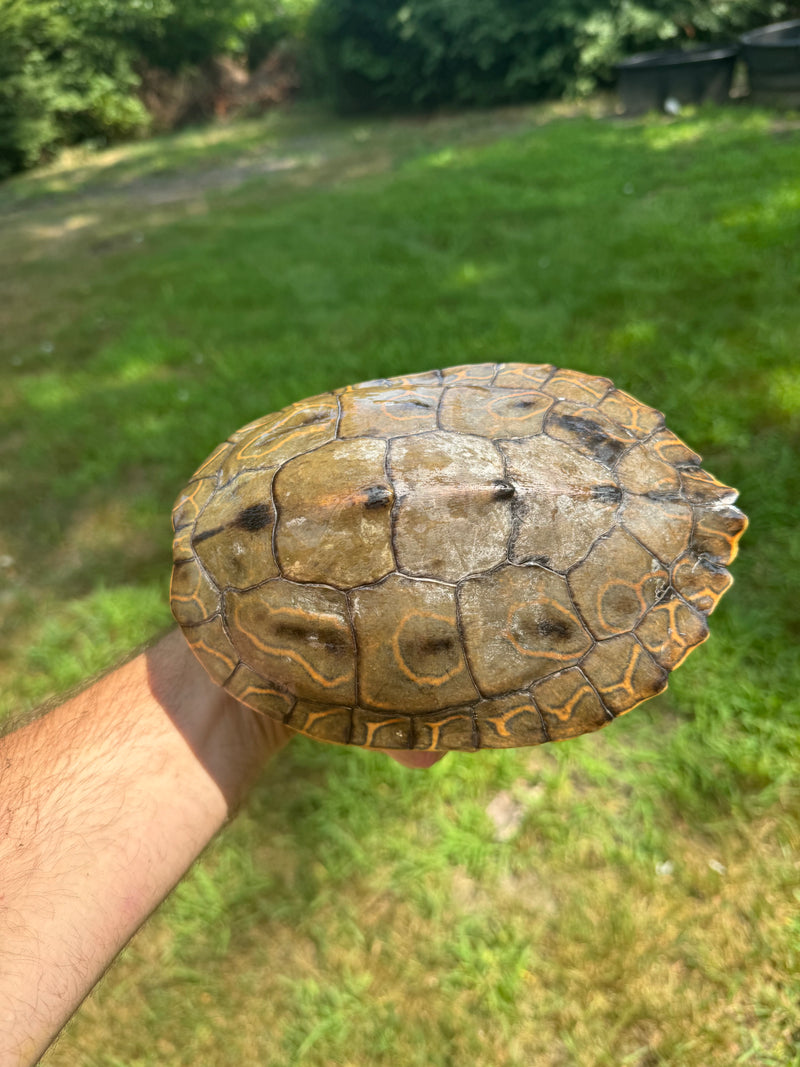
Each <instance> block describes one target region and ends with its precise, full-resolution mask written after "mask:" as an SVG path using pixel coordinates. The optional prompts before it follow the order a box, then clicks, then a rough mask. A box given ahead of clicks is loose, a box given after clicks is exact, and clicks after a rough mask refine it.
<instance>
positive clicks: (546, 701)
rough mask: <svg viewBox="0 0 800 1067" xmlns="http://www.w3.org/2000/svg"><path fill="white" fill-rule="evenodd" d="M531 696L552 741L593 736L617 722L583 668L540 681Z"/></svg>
mask: <svg viewBox="0 0 800 1067" xmlns="http://www.w3.org/2000/svg"><path fill="white" fill-rule="evenodd" d="M531 694H532V696H533V699H534V700H535V701H536V704H537V706H538V708H539V711H540V712H541V714H542V719H543V720H544V724H545V729H546V730H547V735H548V737H549V738H550V739H551V740H552V741H564V740H566V739H567V738H569V737H577V736H578V735H579V734H586V733H591V732H592V731H594V730H599V729H601V727H603V726H607V725H608V723H609V722H611V721H612V719H613V716H612V715H611V713H610V712H609V711H608V710H607V709H606V708H605V706H604V705H603V702H602V701H601V699H600V697H599V696H598V695H597V692H596V690H595V689H594V687H593V686H592V685H591V684H590V683H589V681H588V680H587V678H586V675H585V674H584V673H583V671H582V670H580V668H579V667H570V668H569V669H568V670H566V671H561V672H560V673H559V674H551V675H550V676H549V677H548V678H544V679H542V681H540V682H536V683H535V684H534V685H533V687H532V689H531Z"/></svg>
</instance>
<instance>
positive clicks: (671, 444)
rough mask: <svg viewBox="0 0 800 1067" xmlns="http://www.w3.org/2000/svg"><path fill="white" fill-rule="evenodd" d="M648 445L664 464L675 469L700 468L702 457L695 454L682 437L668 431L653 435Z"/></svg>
mask: <svg viewBox="0 0 800 1067" xmlns="http://www.w3.org/2000/svg"><path fill="white" fill-rule="evenodd" d="M648 444H649V445H650V447H651V448H652V450H653V452H655V454H656V455H657V456H658V458H659V459H660V460H661V461H662V463H669V464H671V465H672V466H673V467H684V466H685V467H699V466H700V463H701V460H702V456H699V455H698V454H697V452H693V451H692V450H691V448H689V446H688V445H687V444H685V443H684V442H683V441H681V439H680V437H678V436H677V435H676V434H674V433H673V432H672V430H668V429H666V427H665V428H664V429H663V430H659V431H658V433H656V434H653V436H652V437H651V438H650V440H649V442H648Z"/></svg>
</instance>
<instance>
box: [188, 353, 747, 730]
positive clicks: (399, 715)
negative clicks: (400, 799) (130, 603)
mask: <svg viewBox="0 0 800 1067" xmlns="http://www.w3.org/2000/svg"><path fill="white" fill-rule="evenodd" d="M735 497H736V493H735V490H733V489H731V488H730V487H728V486H726V485H724V484H723V483H721V482H719V481H718V480H717V479H715V478H714V477H713V476H712V475H710V474H709V473H708V472H706V471H704V470H703V469H702V468H701V467H700V456H699V455H698V454H697V453H695V452H693V451H692V450H691V449H690V448H688V446H686V445H685V444H684V443H683V441H681V440H680V438H678V437H677V436H676V435H675V434H673V433H672V432H671V431H670V430H668V429H666V427H665V426H664V423H663V416H662V415H661V414H660V412H658V411H656V410H655V409H654V408H650V407H647V406H646V405H644V404H642V403H640V402H639V401H638V400H636V399H635V398H633V397H631V396H630V395H629V394H627V393H624V392H622V391H621V390H619V389H616V388H615V387H614V386H613V385H612V383H611V382H610V381H609V379H607V378H605V377H603V376H601V375H587V374H583V373H581V372H578V371H570V370H563V369H558V368H556V367H555V366H553V365H552V364H550V363H539V364H524V363H501V364H494V363H484V364H477V365H462V366H457V367H451V368H446V369H444V370H434V371H430V372H425V373H423V374H411V375H406V376H405V377H402V378H393V379H378V380H374V381H371V382H364V383H361V384H360V385H353V386H348V387H347V388H344V389H338V390H335V391H334V392H330V393H324V394H322V395H320V396H316V397H311V398H310V399H308V400H304V401H300V402H298V403H297V404H292V405H290V406H289V407H288V408H285V409H284V410H283V411H280V412H277V413H275V414H272V415H267V416H264V417H263V418H260V419H256V420H254V421H252V422H250V423H248V424H247V426H244V427H242V429H241V430H238V431H237V432H236V433H234V434H232V435H231V436H230V437H229V438H228V440H227V441H226V442H224V443H223V444H222V445H220V446H219V447H218V448H217V449H216V450H215V451H214V452H213V453H212V455H211V456H210V457H209V459H208V460H206V461H205V463H203V464H202V466H201V467H200V468H199V470H198V471H197V472H196V473H195V475H194V476H193V477H192V479H190V481H189V483H188V485H187V487H186V488H185V489H184V491H183V492H182V493H181V494H180V496H179V497H178V499H177V501H176V503H175V507H174V510H173V528H174V531H175V537H174V545H173V558H174V569H173V578H172V585H171V602H172V609H173V613H174V615H175V617H176V619H177V620H178V622H179V623H180V625H181V626H182V627H183V630H184V633H185V635H186V638H187V640H188V642H189V644H190V646H191V647H192V649H193V651H194V653H195V654H196V656H197V657H198V659H199V660H200V662H201V663H202V664H203V665H204V666H205V667H206V669H207V670H208V672H209V674H210V675H211V677H212V678H213V679H214V680H215V681H216V682H217V683H218V684H220V685H224V686H225V687H226V688H227V689H228V691H229V692H230V693H231V694H232V696H234V697H235V698H236V699H238V700H240V701H242V702H244V703H246V704H247V705H248V706H250V707H252V708H253V709H255V710H256V711H258V712H260V713H261V714H264V715H266V716H268V717H270V718H272V719H275V720H276V721H280V722H284V723H286V724H287V725H289V726H290V727H292V728H293V729H295V730H299V731H301V732H303V733H307V734H309V735H310V736H313V737H316V738H318V739H320V740H324V741H329V742H334V743H339V744H355V745H361V746H364V747H367V748H385V749H412V748H416V749H455V750H461V751H474V750H475V749H480V748H483V747H485V748H505V747H512V746H519V745H534V744H542V743H544V742H546V741H550V740H562V739H565V738H570V737H575V736H577V735H578V734H581V733H586V732H590V731H593V730H597V729H599V728H600V727H602V726H604V725H606V723H608V722H610V721H612V720H613V719H614V718H615V717H616V716H618V715H621V714H624V713H625V712H627V711H628V710H629V709H630V708H632V707H634V706H636V704H638V703H640V702H641V701H643V700H647V699H649V698H650V697H652V696H654V695H655V694H657V693H658V692H660V691H661V690H662V689H663V688H664V687H665V686H666V682H667V677H668V673H669V671H671V670H672V669H674V668H675V667H677V666H678V665H679V664H680V663H681V662H682V661H683V659H685V657H686V656H687V655H688V653H689V652H690V651H691V650H692V649H693V648H695V647H696V646H697V645H699V644H701V643H702V642H703V641H704V640H705V639H706V637H707V636H708V626H707V623H706V617H707V615H708V614H710V613H711V612H712V611H713V610H714V608H715V606H716V604H717V603H718V601H719V598H720V597H721V596H722V594H723V593H724V592H725V590H726V589H727V588H728V586H729V585H730V582H731V579H730V575H729V574H728V571H727V570H726V569H725V565H726V564H727V563H729V562H731V560H732V559H733V558H734V556H735V554H736V547H737V542H738V540H739V538H740V537H741V534H742V533H743V531H744V529H745V527H746V523H747V520H746V519H745V517H744V515H743V514H742V513H741V512H740V511H739V510H738V508H736V507H733V506H732V505H733V501H734V500H735Z"/></svg>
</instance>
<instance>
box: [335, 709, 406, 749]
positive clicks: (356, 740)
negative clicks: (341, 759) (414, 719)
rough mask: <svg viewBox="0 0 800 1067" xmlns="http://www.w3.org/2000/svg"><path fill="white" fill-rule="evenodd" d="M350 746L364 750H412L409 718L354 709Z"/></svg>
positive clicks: (396, 714) (395, 714)
mask: <svg viewBox="0 0 800 1067" xmlns="http://www.w3.org/2000/svg"><path fill="white" fill-rule="evenodd" d="M350 744H351V745H362V746H363V747H364V748H389V749H408V748H414V747H415V746H414V737H413V726H412V723H411V717H410V716H409V715H400V714H398V713H394V714H392V713H381V712H377V711H367V710H366V708H354V709H353V730H352V733H351V735H350Z"/></svg>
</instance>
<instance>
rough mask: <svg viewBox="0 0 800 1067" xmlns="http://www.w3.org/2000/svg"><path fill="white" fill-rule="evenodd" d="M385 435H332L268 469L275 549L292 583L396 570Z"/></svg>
mask: <svg viewBox="0 0 800 1067" xmlns="http://www.w3.org/2000/svg"><path fill="white" fill-rule="evenodd" d="M392 496H393V494H392V487H391V485H390V484H389V483H388V480H387V477H386V442H385V441H380V440H373V439H367V440H360V441H352V440H344V441H331V442H330V443H329V444H326V445H323V446H322V448H320V449H317V450H315V451H313V452H309V453H306V454H305V455H301V456H297V457H296V458H295V459H291V460H288V461H287V462H286V463H285V464H284V465H283V467H281V469H280V470H279V471H278V473H277V474H276V476H275V485H274V499H275V509H276V512H277V516H278V518H277V528H276V533H275V550H276V554H277V558H278V562H279V564H280V569H281V573H282V574H284V575H285V576H286V577H287V578H291V579H292V580H293V581H296V582H321V583H329V584H331V585H336V586H338V587H339V588H342V589H346V588H350V587H351V586H354V585H365V584H367V583H369V582H377V581H379V580H380V579H381V578H383V577H384V576H385V575H387V574H389V573H390V572H391V571H393V570H394V569H395V561H394V555H393V553H392V539H391V521H392V516H391V503H392Z"/></svg>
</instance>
